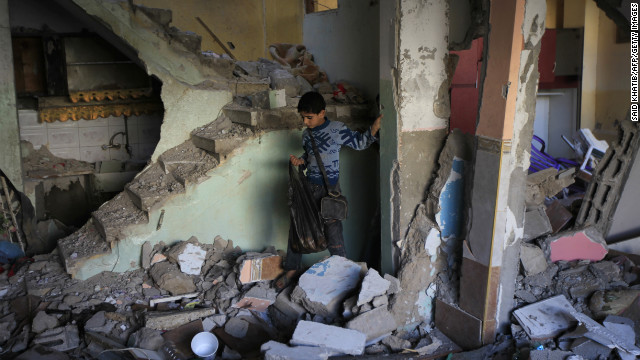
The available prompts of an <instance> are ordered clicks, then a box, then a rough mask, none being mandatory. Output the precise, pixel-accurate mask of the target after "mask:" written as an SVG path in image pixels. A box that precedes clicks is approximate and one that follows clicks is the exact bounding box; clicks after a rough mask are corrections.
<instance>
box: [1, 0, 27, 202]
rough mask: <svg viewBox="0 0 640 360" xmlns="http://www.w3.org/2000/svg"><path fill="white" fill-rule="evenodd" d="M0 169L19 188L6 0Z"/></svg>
mask: <svg viewBox="0 0 640 360" xmlns="http://www.w3.org/2000/svg"><path fill="white" fill-rule="evenodd" d="M0 48H2V49H4V50H3V51H2V54H0V129H2V131H1V132H0V170H2V172H4V174H5V176H7V178H8V180H9V181H10V182H11V183H12V184H13V185H14V186H15V187H16V188H17V189H18V190H19V191H22V190H23V182H22V166H21V160H20V134H19V129H18V112H17V110H16V89H15V84H14V74H13V51H12V49H11V27H10V24H9V2H8V0H2V1H0Z"/></svg>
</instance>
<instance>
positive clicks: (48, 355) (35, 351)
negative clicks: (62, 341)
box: [15, 345, 70, 360]
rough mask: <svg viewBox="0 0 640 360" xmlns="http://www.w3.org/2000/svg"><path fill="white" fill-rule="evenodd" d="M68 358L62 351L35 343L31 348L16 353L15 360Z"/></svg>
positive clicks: (64, 359) (65, 359) (56, 359)
mask: <svg viewBox="0 0 640 360" xmlns="http://www.w3.org/2000/svg"><path fill="white" fill-rule="evenodd" d="M33 359H38V360H68V359H70V357H69V356H68V355H67V354H65V353H63V352H62V351H57V350H53V349H51V348H49V347H44V346H42V345H36V346H34V347H33V348H31V349H29V350H27V351H25V352H23V353H22V354H20V355H18V357H16V358H15V360H33Z"/></svg>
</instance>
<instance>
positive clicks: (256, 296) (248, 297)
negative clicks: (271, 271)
mask: <svg viewBox="0 0 640 360" xmlns="http://www.w3.org/2000/svg"><path fill="white" fill-rule="evenodd" d="M276 295H277V294H276V291H275V290H274V289H272V288H269V287H264V286H254V287H252V288H251V289H249V291H247V292H246V293H245V294H244V296H243V297H242V298H241V299H240V300H239V301H238V302H237V303H236V304H235V305H233V307H235V308H239V309H248V310H254V311H259V312H263V311H266V310H267V308H268V307H269V306H270V305H271V304H273V303H274V302H275V301H276Z"/></svg>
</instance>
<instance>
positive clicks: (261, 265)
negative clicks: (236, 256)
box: [239, 255, 283, 284]
mask: <svg viewBox="0 0 640 360" xmlns="http://www.w3.org/2000/svg"><path fill="white" fill-rule="evenodd" d="M239 270H240V277H239V278H240V282H241V283H242V284H249V283H252V282H256V281H269V280H274V279H275V278H276V277H278V275H280V274H281V273H282V271H283V270H282V257H280V256H278V255H265V256H264V257H259V258H253V259H245V260H243V261H242V263H241V264H240V267H239Z"/></svg>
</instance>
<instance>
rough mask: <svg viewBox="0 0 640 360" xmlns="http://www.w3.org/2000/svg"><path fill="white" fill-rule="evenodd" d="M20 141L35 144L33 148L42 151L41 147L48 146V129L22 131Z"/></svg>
mask: <svg viewBox="0 0 640 360" xmlns="http://www.w3.org/2000/svg"><path fill="white" fill-rule="evenodd" d="M20 140H26V141H28V142H30V143H32V144H33V147H34V148H36V150H37V149H40V146H42V145H47V129H45V128H44V127H43V128H42V129H38V130H36V129H34V130H32V129H23V128H21V129H20Z"/></svg>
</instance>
